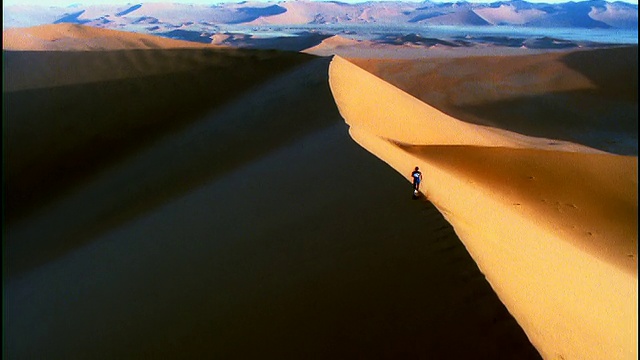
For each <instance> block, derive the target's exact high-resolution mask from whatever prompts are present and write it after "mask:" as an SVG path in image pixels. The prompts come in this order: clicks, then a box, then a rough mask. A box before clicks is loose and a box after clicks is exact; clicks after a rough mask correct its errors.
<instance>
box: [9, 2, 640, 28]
mask: <svg viewBox="0 0 640 360" xmlns="http://www.w3.org/2000/svg"><path fill="white" fill-rule="evenodd" d="M3 8H4V11H5V15H4V24H3V28H5V29H6V28H11V27H29V26H35V25H44V24H53V23H76V24H85V25H90V26H95V27H105V28H120V29H123V28H125V29H126V28H128V27H131V26H138V27H140V25H141V24H142V25H144V26H143V27H142V28H141V29H140V30H143V31H147V32H156V31H163V30H167V29H176V28H184V27H191V28H200V29H201V30H203V31H206V30H213V29H215V27H216V26H222V25H233V24H246V25H270V24H271V25H302V24H317V25H322V24H371V23H373V24H396V25H401V24H424V25H449V26H495V25H509V26H521V27H553V28H562V27H570V28H621V29H633V28H637V27H638V5H634V4H629V3H624V2H619V1H617V2H607V1H602V0H593V1H585V2H577V3H576V2H566V3H561V4H544V3H530V2H527V1H524V0H514V1H498V2H493V3H484V4H480V3H469V2H448V3H434V2H430V1H425V2H420V3H416V2H402V1H380V2H378V1H375V2H374V1H369V2H363V3H356V4H350V3H349V4H348V3H342V2H338V1H329V2H315V1H309V0H286V1H278V2H248V1H247V2H242V3H223V4H217V5H185V4H171V3H144V2H143V3H138V4H134V5H131V4H128V5H92V6H89V5H87V6H84V5H72V6H68V7H49V6H25V5H13V6H7V7H3Z"/></svg>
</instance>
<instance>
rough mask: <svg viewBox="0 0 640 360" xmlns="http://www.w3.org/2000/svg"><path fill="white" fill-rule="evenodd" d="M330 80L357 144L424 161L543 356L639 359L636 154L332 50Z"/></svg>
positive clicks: (439, 197)
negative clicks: (483, 111)
mask: <svg viewBox="0 0 640 360" xmlns="http://www.w3.org/2000/svg"><path fill="white" fill-rule="evenodd" d="M330 84H331V89H332V92H333V94H334V97H335V100H336V103H337V104H338V108H339V110H340V113H341V114H342V116H343V117H344V119H345V120H346V122H347V123H348V124H349V125H350V133H351V135H352V137H353V138H354V139H355V140H356V141H357V142H358V143H359V144H360V145H362V146H363V147H364V148H366V149H367V150H369V151H370V152H372V153H373V154H375V155H376V156H378V157H379V158H381V159H382V160H384V161H385V162H386V163H387V164H389V165H390V166H391V167H393V168H394V169H395V170H397V171H398V172H399V173H400V174H402V175H403V176H405V177H407V179H408V177H409V174H410V173H411V171H412V169H413V167H414V166H419V167H420V168H421V170H422V171H423V173H424V176H425V182H424V184H423V186H422V192H423V193H425V195H426V197H427V198H428V200H430V201H431V202H433V203H434V204H435V205H436V207H437V208H438V209H439V210H440V211H441V212H442V213H443V215H444V216H445V218H447V220H448V221H449V222H450V223H451V224H452V225H453V227H454V229H455V231H456V233H457V234H458V235H459V236H460V238H461V240H462V242H463V243H464V244H465V246H466V248H467V250H468V251H469V253H470V254H471V255H472V257H473V258H474V260H475V261H476V262H477V263H478V265H479V267H480V269H481V270H482V271H483V272H484V274H485V276H486V277H487V279H488V281H489V282H490V283H491V284H492V286H493V288H494V290H495V291H496V293H497V294H498V295H499V296H500V298H501V300H502V301H503V302H504V303H505V305H506V306H507V308H508V309H509V310H510V311H511V312H512V314H513V315H514V317H515V318H516V319H517V320H518V322H519V323H520V324H521V325H522V327H523V328H524V330H525V332H526V333H527V335H528V336H529V338H530V340H531V341H532V343H533V344H534V345H535V346H536V348H537V349H538V350H539V351H540V353H541V354H542V355H543V357H545V358H549V359H560V358H563V359H602V358H608V359H632V358H635V357H637V196H638V195H637V157H635V156H619V155H612V154H607V153H603V152H600V151H596V150H594V149H591V148H588V147H585V146H581V145H576V144H571V143H568V142H564V141H554V140H551V139H541V138H534V137H529V136H526V135H523V134H516V133H512V132H508V131H505V130H503V129H499V128H488V127H485V126H481V125H474V124H469V123H463V122H461V121H459V120H457V119H455V118H452V117H450V116H448V115H446V114H443V113H442V112H440V111H439V110H436V109H435V108H433V107H431V106H429V105H427V104H425V103H423V102H421V101H420V100H418V99H416V98H414V97H413V96H411V95H409V94H408V93H406V92H404V91H402V90H400V89H398V88H395V87H394V86H391V85H390V84H388V83H385V82H384V81H382V80H381V79H379V78H377V77H375V76H373V75H372V74H370V73H367V72H365V71H363V70H362V69H361V68H359V67H357V66H355V65H353V64H352V63H350V62H348V61H346V60H344V59H342V58H339V57H335V58H334V59H333V61H332V63H331V66H330ZM425 86H426V87H428V84H425Z"/></svg>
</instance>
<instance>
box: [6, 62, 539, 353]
mask: <svg viewBox="0 0 640 360" xmlns="http://www.w3.org/2000/svg"><path fill="white" fill-rule="evenodd" d="M5 55H8V56H10V57H11V60H12V64H13V67H11V70H12V71H16V67H20V66H19V65H20V63H21V61H25V62H24V63H23V64H22V65H25V64H29V65H31V66H35V67H36V68H37V69H31V70H32V71H29V69H28V68H27V69H22V72H23V74H22V75H21V76H22V78H21V79H20V81H15V82H13V84H14V85H15V84H22V88H21V89H20V90H18V89H14V90H13V91H9V92H5V93H4V94H3V95H4V97H5V104H7V103H9V104H11V107H10V108H8V107H5V122H6V123H5V132H4V133H5V138H4V139H5V140H10V141H9V142H10V145H11V147H10V149H11V150H12V152H13V154H11V156H12V157H11V159H12V162H11V166H13V168H12V169H11V175H10V176H11V177H10V178H11V179H12V181H11V182H10V183H9V182H8V183H7V185H8V186H10V189H9V190H10V194H11V196H12V197H13V199H17V200H20V201H25V202H26V203H27V205H28V204H31V205H32V206H33V207H34V208H36V207H37V209H35V211H33V212H31V213H30V214H28V215H29V216H24V217H22V218H20V219H19V220H16V221H13V222H10V223H9V224H8V226H7V227H6V228H5V234H6V238H5V241H3V266H4V269H5V272H4V273H3V276H4V278H3V280H5V281H3V293H4V295H5V298H4V299H3V300H5V301H3V302H4V310H5V315H6V319H5V329H4V330H5V337H4V340H5V341H4V345H5V346H4V347H3V354H4V355H6V357H8V358H37V359H41V358H46V359H49V358H55V359H86V358H91V359H121V358H167V357H169V358H180V359H202V358H222V359H232V358H296V359H297V358H318V359H332V358H343V357H345V356H346V357H353V358H358V357H365V358H379V357H388V358H403V357H408V358H472V357H478V358H487V359H499V358H514V357H515V358H518V359H539V358H540V357H539V354H538V352H537V351H536V349H535V348H533V347H532V346H531V344H530V342H529V340H528V339H527V337H526V335H525V334H524V333H523V332H522V329H521V328H520V327H519V325H518V324H517V323H516V322H515V320H514V319H513V317H512V316H511V315H510V314H509V312H508V311H507V310H506V309H505V307H504V306H503V305H502V303H500V300H499V299H498V298H497V297H496V295H495V293H494V292H493V291H492V289H491V287H490V286H489V284H487V282H486V280H485V278H484V276H483V274H482V273H481V272H480V271H479V269H478V267H477V265H476V264H475V263H474V262H473V260H472V259H471V258H470V257H469V255H468V253H467V251H466V249H465V248H464V246H463V245H462V244H461V243H460V242H459V240H458V238H457V237H456V235H455V233H454V231H453V229H452V228H451V226H450V225H449V224H448V223H447V222H446V221H445V220H444V218H443V217H442V216H441V215H440V214H439V213H438V212H437V210H436V209H435V208H434V207H432V206H430V205H429V204H428V203H427V202H424V201H411V200H410V196H409V192H408V191H409V190H410V189H409V187H408V186H407V184H406V183H405V182H404V180H403V179H402V177H400V176H398V174H396V173H395V172H394V171H392V170H391V169H389V168H388V167H387V166H386V165H385V164H383V163H381V162H379V161H378V160H377V159H375V158H374V157H373V156H371V155H370V154H368V153H367V152H366V151H365V150H363V149H362V148H360V147H358V145H357V144H355V143H354V142H353V141H352V140H351V139H350V138H349V137H348V133H347V128H346V126H345V124H344V122H343V119H342V118H341V117H340V114H339V113H338V111H337V108H336V104H335V101H334V99H333V97H332V96H331V92H330V89H329V86H328V81H327V80H328V79H327V74H328V71H327V67H328V62H329V59H327V58H315V57H309V56H304V55H299V54H283V53H275V52H236V51H229V52H208V51H204V52H200V51H196V52H192V51H178V52H176V51H170V50H166V52H165V51H162V52H156V51H153V52H145V53H140V52H135V51H127V52H99V53H96V54H94V53H86V52H83V53H61V54H48V53H43V52H39V53H37V54H34V53H22V54H18V53H6V54H5ZM42 57H45V58H46V59H47V60H51V62H49V61H46V60H43V58H42ZM101 61H103V62H102V63H101ZM104 62H106V63H104ZM51 63H53V64H56V63H57V64H68V66H69V67H67V68H65V69H57V70H59V71H60V74H66V75H68V76H65V78H66V79H65V80H64V84H61V83H60V82H58V81H61V80H62V79H57V78H55V77H52V78H49V77H47V76H51V74H55V73H56V69H55V67H53V68H50V69H49V68H42V67H41V66H44V64H51ZM130 66H131V68H130ZM83 67H89V68H90V69H93V70H94V71H95V73H94V74H91V75H92V77H91V80H90V81H87V79H86V78H84V77H83V76H81V74H82V73H83V72H86V73H91V71H86V69H83ZM105 69H106V70H105ZM108 69H113V70H114V71H108ZM25 70H26V71H25ZM63 70H64V71H63ZM114 73H115V74H114ZM29 74H33V75H34V77H36V78H37V79H29V78H26V77H25V76H26V75H29ZM46 74H49V75H47V76H42V77H40V75H46ZM43 79H45V80H46V81H43ZM14 80H15V78H14ZM51 81H53V82H54V83H55V84H57V85H56V86H53V85H52V83H51ZM33 107H38V109H37V110H35V109H33ZM45 110H46V111H45ZM7 115H10V117H9V118H7ZM7 119H8V120H7ZM7 129H8V130H10V131H8V132H7V131H6V130H7ZM5 144H7V142H5ZM5 146H6V145H5ZM5 156H7V154H5ZM49 162H52V164H49ZM32 165H36V166H35V167H34V168H29V166H32ZM60 169H62V170H64V171H67V172H62V173H60V174H58V173H56V171H60ZM5 170H6V169H5ZM18 170H20V171H18ZM73 171H76V172H75V173H73ZM5 174H7V172H6V171H5ZM32 176H34V177H35V176H37V178H36V179H35V180H33V179H32ZM41 177H44V178H41ZM21 181H24V182H26V183H22V182H21ZM36 181H41V182H36ZM47 182H50V183H47ZM40 187H44V188H40ZM65 189H66V190H68V191H65ZM6 190H7V189H5V194H7V191H6ZM30 191H34V192H37V193H38V194H39V199H36V198H35V197H34V199H32V200H33V202H32V203H29V200H30V199H29V198H28V195H29V192H30ZM16 194H18V195H21V196H22V198H19V197H16V196H17V195H16ZM49 194H55V195H59V196H57V197H56V198H55V199H52V201H50V202H46V201H45V200H46V199H45V197H46V195H49ZM43 203H46V204H43ZM14 205H15V204H14ZM18 205H23V206H27V205H25V204H18ZM15 206H17V205H15ZM12 211H17V210H16V208H12Z"/></svg>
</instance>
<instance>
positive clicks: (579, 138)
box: [349, 46, 638, 155]
mask: <svg viewBox="0 0 640 360" xmlns="http://www.w3.org/2000/svg"><path fill="white" fill-rule="evenodd" d="M467 53H468V55H467V56H466V57H458V58H444V57H441V58H437V57H430V58H422V59H413V60H402V59H386V60H383V59H355V58H349V60H350V61H351V62H353V63H354V64H356V65H358V66H359V67H361V68H363V69H365V70H367V71H368V72H371V73H372V74H375V75H376V76H378V77H380V78H382V79H384V80H385V81H387V82H389V83H391V84H393V85H394V86H396V87H398V88H400V89H402V90H404V91H406V92H407V93H409V94H411V95H413V96H415V97H416V98H418V99H420V100H422V101H424V102H425V103H427V104H429V105H431V106H433V107H435V108H437V109H438V110H440V111H442V112H444V113H447V114H449V115H451V116H453V117H455V118H456V119H461V120H464V121H466V122H471V123H475V124H479V125H488V126H495V127H499V128H501V129H506V130H510V131H513V132H517V133H521V134H526V135H530V136H536V137H550V138H553V139H560V140H565V141H571V142H575V143H579V144H583V145H587V146H589V147H593V148H597V149H600V150H605V151H607V152H613V153H617V154H621V155H637V154H638V47H637V46H624V47H619V48H607V49H591V50H578V51H576V50H569V51H554V52H547V53H544V54H529V55H526V56H475V57H473V58H472V59H470V58H469V56H471V55H470V54H472V52H470V51H468V52H467Z"/></svg>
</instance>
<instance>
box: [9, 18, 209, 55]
mask: <svg viewBox="0 0 640 360" xmlns="http://www.w3.org/2000/svg"><path fill="white" fill-rule="evenodd" d="M205 46H206V45H203V44H200V43H197V42H191V41H182V40H173V39H167V38H163V37H158V36H153V35H147V34H139V33H132V32H122V31H116V30H109V29H100V28H95V27H89V26H81V25H75V24H60V25H41V26H36V27H31V28H28V29H7V30H5V31H3V33H2V49H3V50H14V51H18V50H21V51H55V50H64V51H72V50H75V51H87V50H125V49H167V48H174V49H175V48H202V47H205ZM208 47H212V46H208Z"/></svg>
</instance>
